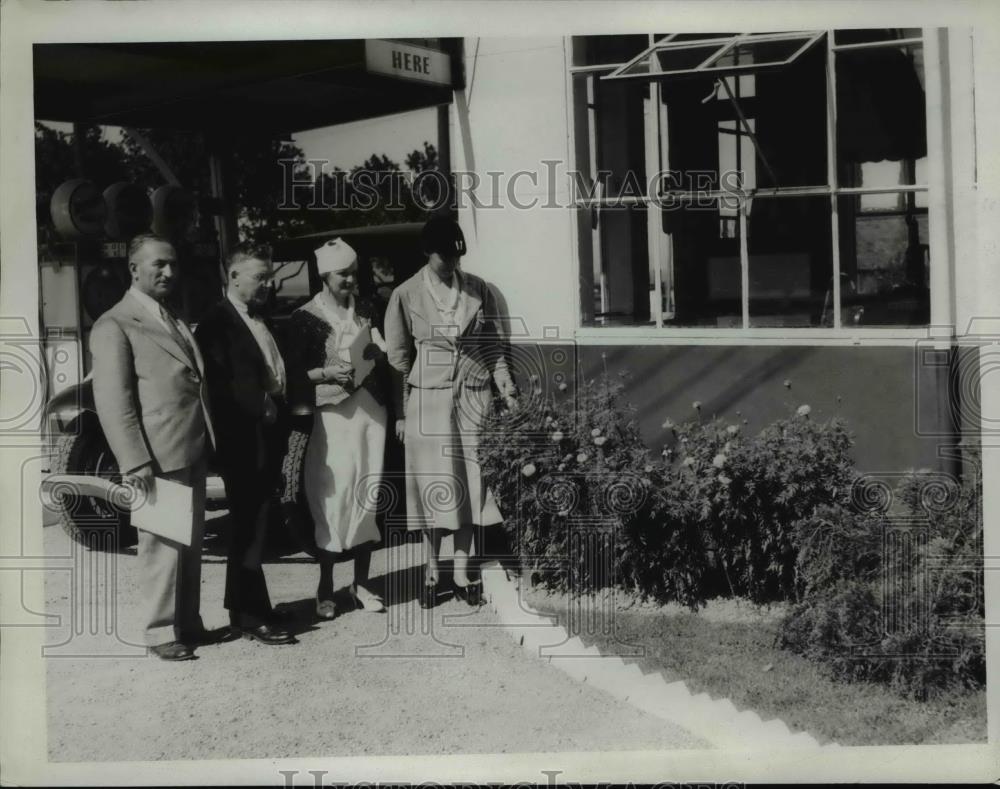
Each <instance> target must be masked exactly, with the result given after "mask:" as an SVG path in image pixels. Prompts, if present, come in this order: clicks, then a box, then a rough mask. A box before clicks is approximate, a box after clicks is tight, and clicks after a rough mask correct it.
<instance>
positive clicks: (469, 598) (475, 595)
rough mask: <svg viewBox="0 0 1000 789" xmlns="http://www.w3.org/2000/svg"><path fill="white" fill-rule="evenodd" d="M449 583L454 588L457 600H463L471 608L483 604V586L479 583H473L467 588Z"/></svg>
mask: <svg viewBox="0 0 1000 789" xmlns="http://www.w3.org/2000/svg"><path fill="white" fill-rule="evenodd" d="M451 583H452V586H454V587H455V597H457V598H458V599H459V600H465V602H466V603H468V604H469V605H471V606H472V607H473V608H478V607H479V606H481V605H482V604H483V585H482V584H481V583H480V582H479V581H474V582H473V583H470V584H469V585H468V586H459V585H458V584H457V583H455V582H454V581H452V582H451Z"/></svg>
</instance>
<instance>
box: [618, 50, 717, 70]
mask: <svg viewBox="0 0 1000 789" xmlns="http://www.w3.org/2000/svg"><path fill="white" fill-rule="evenodd" d="M722 49H723V46H722V45H721V44H710V45H708V46H695V47H683V48H681V49H661V50H658V51H657V52H656V59H657V60H658V61H659V64H660V71H684V70H686V69H691V68H696V67H697V66H699V65H701V64H702V63H704V62H705V61H706V60H708V59H709V58H711V57H712V56H713V55H715V54H716V53H718V52H721V51H722ZM636 65H637V66H638V65H641V62H640V63H637V64H636Z"/></svg>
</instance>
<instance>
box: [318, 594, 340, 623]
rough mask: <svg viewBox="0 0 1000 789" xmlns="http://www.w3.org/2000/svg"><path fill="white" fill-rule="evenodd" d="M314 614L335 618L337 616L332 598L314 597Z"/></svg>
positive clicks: (328, 618) (322, 617)
mask: <svg viewBox="0 0 1000 789" xmlns="http://www.w3.org/2000/svg"><path fill="white" fill-rule="evenodd" d="M316 616H317V617H319V618H320V619H326V620H330V619H335V618H336V617H337V604H336V603H335V602H333V600H321V599H319V598H318V597H317V598H316Z"/></svg>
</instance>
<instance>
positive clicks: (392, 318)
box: [385, 271, 513, 414]
mask: <svg viewBox="0 0 1000 789" xmlns="http://www.w3.org/2000/svg"><path fill="white" fill-rule="evenodd" d="M461 277H462V291H463V293H464V296H465V298H466V300H467V304H468V308H467V309H466V310H465V312H464V315H463V320H462V324H461V325H460V326H459V330H458V336H457V337H452V336H441V333H440V331H434V327H436V326H440V325H441V317H440V313H439V312H438V309H437V305H436V304H435V303H434V300H433V298H432V297H431V295H430V294H429V293H428V292H427V288H426V287H425V286H424V283H423V273H422V271H418V272H417V273H416V274H414V275H413V276H412V277H410V278H409V279H408V280H407V281H406V282H404V283H403V284H402V285H400V286H399V287H397V288H396V289H395V290H394V291H393V292H392V297H391V298H390V299H389V306H388V308H387V310H386V315H385V341H386V344H387V345H388V356H389V363H390V364H391V365H392V366H393V367H394V368H395V369H396V370H397V371H398V372H399V374H400V375H401V376H402V377H403V382H404V383H403V386H402V387H400V388H399V389H398V390H397V391H399V392H400V393H401V395H402V401H401V402H399V403H397V408H398V409H399V410H398V411H397V413H400V414H402V413H405V409H406V399H407V396H408V393H409V389H410V387H414V386H415V387H417V388H422V389H447V388H452V387H453V386H455V385H456V384H458V383H460V384H462V385H463V386H465V387H466V388H469V389H486V388H489V387H490V385H491V384H492V383H495V384H496V386H497V387H498V388H499V390H500V391H501V392H507V391H510V390H511V389H513V381H512V379H511V376H510V372H509V370H508V367H507V338H506V336H505V334H504V332H503V330H502V327H501V324H500V319H499V318H500V312H499V308H498V306H497V303H496V298H495V297H494V295H493V293H492V292H491V291H490V289H489V287H488V286H487V285H486V283H485V282H484V281H483V280H482V279H480V278H479V277H477V276H475V275H474V274H467V273H465V272H462V273H461Z"/></svg>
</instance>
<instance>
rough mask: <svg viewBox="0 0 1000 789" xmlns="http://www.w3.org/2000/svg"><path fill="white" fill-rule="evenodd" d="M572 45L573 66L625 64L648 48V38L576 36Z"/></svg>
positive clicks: (642, 36) (646, 36) (643, 36)
mask: <svg viewBox="0 0 1000 789" xmlns="http://www.w3.org/2000/svg"><path fill="white" fill-rule="evenodd" d="M573 43H574V52H575V56H574V58H573V62H574V65H577V66H598V65H601V64H604V63H627V62H628V61H630V60H631V59H632V58H634V57H635V56H636V55H638V54H640V53H641V52H643V51H644V50H646V49H648V48H649V36H648V35H645V34H644V35H637V36H577V37H576V38H575V39H573Z"/></svg>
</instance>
